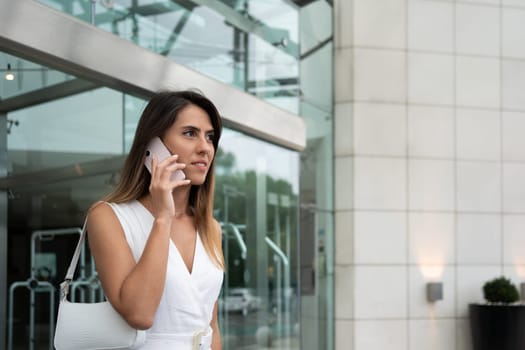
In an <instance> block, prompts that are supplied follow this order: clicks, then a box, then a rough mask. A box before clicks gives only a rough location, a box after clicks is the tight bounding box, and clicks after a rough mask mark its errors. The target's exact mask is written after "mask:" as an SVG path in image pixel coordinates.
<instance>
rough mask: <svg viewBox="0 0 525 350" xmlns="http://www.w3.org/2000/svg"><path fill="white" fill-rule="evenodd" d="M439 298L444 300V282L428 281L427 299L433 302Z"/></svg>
mask: <svg viewBox="0 0 525 350" xmlns="http://www.w3.org/2000/svg"><path fill="white" fill-rule="evenodd" d="M438 300H443V283H442V282H428V283H427V301H429V302H431V303H433V302H435V301H438Z"/></svg>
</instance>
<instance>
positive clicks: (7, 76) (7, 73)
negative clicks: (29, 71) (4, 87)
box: [4, 63, 15, 81]
mask: <svg viewBox="0 0 525 350" xmlns="http://www.w3.org/2000/svg"><path fill="white" fill-rule="evenodd" d="M4 78H5V80H9V81H11V80H15V74H14V73H13V71H12V70H11V64H9V63H8V64H7V70H6V71H5V76H4Z"/></svg>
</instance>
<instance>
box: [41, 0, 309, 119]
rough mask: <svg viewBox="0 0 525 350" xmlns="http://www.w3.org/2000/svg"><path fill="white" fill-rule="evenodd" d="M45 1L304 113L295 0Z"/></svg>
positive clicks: (43, 1) (114, 32) (155, 50)
mask: <svg viewBox="0 0 525 350" xmlns="http://www.w3.org/2000/svg"><path fill="white" fill-rule="evenodd" d="M39 1H40V2H42V3H44V4H46V5H48V6H50V7H53V8H55V9H57V10H59V11H63V12H65V13H68V14H70V15H72V16H75V17H76V18H78V19H80V20H83V21H86V22H88V23H94V25H96V26H97V27H99V28H101V29H103V30H105V31H108V32H110V33H113V34H115V35H117V36H119V37H121V38H124V39H126V40H130V41H132V42H133V43H135V44H137V45H139V46H141V47H144V48H147V49H148V50H151V51H154V52H157V53H159V54H162V55H164V56H166V57H169V58H172V59H173V60H174V61H176V62H178V63H180V64H183V65H185V66H188V67H191V68H193V69H195V70H196V71H199V72H201V73H203V74H205V75H208V76H210V77H213V78H215V79H217V80H219V81H222V82H224V83H226V84H229V85H233V86H236V87H238V88H239V89H241V90H244V91H247V92H249V93H251V94H253V95H255V96H257V97H259V98H261V99H265V100H267V101H268V102H270V103H273V104H275V105H277V106H279V107H282V108H285V109H287V110H290V111H291V112H294V113H298V109H299V97H300V96H299V33H298V31H299V12H298V10H297V8H295V7H294V6H293V5H291V4H290V3H289V2H288V1H284V0H250V1H238V0H228V1H205V2H202V1H188V0H180V1H155V0H115V1H101V2H97V3H94V4H91V3H90V2H89V1H84V0H77V1H71V0H39ZM203 3H204V4H206V6H203V5H201V4H203Z"/></svg>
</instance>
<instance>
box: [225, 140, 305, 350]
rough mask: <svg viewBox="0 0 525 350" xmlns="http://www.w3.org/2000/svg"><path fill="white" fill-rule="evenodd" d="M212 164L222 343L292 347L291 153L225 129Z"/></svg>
mask: <svg viewBox="0 0 525 350" xmlns="http://www.w3.org/2000/svg"><path fill="white" fill-rule="evenodd" d="M216 162H217V163H216V169H217V182H216V196H215V208H216V215H215V216H216V218H217V219H218V220H220V222H221V226H222V230H223V250H224V255H225V259H226V262H227V272H226V275H225V282H224V288H223V293H222V296H221V299H220V304H219V305H220V316H221V317H220V326H221V335H222V338H223V343H224V346H225V347H226V348H227V349H244V348H246V349H259V348H266V347H268V346H270V345H272V344H273V345H275V346H280V347H282V348H285V349H298V348H299V338H298V331H299V326H298V322H299V301H298V298H299V295H298V292H299V291H298V289H297V288H298V276H297V269H298V264H297V257H298V254H297V244H298V241H297V239H298V235H297V232H298V231H297V203H298V192H297V191H298V166H299V165H298V154H297V153H296V152H292V151H288V150H285V149H282V148H280V147H277V146H274V145H271V144H268V143H265V142H262V141H259V140H255V139H253V138H250V137H248V136H245V135H243V134H241V133H237V132H233V131H230V130H226V132H225V133H224V136H223V138H222V140H221V149H220V152H219V153H218V154H217V158H216Z"/></svg>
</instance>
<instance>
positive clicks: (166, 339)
mask: <svg viewBox="0 0 525 350" xmlns="http://www.w3.org/2000/svg"><path fill="white" fill-rule="evenodd" d="M212 336H213V330H212V329H211V327H208V329H207V330H206V332H204V331H201V332H195V333H194V334H190V333H183V334H174V333H148V334H147V336H146V344H144V347H141V348H140V350H161V349H167V348H168V347H170V348H173V349H177V350H178V349H180V350H186V349H187V350H190V349H191V350H210V348H211V340H212Z"/></svg>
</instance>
